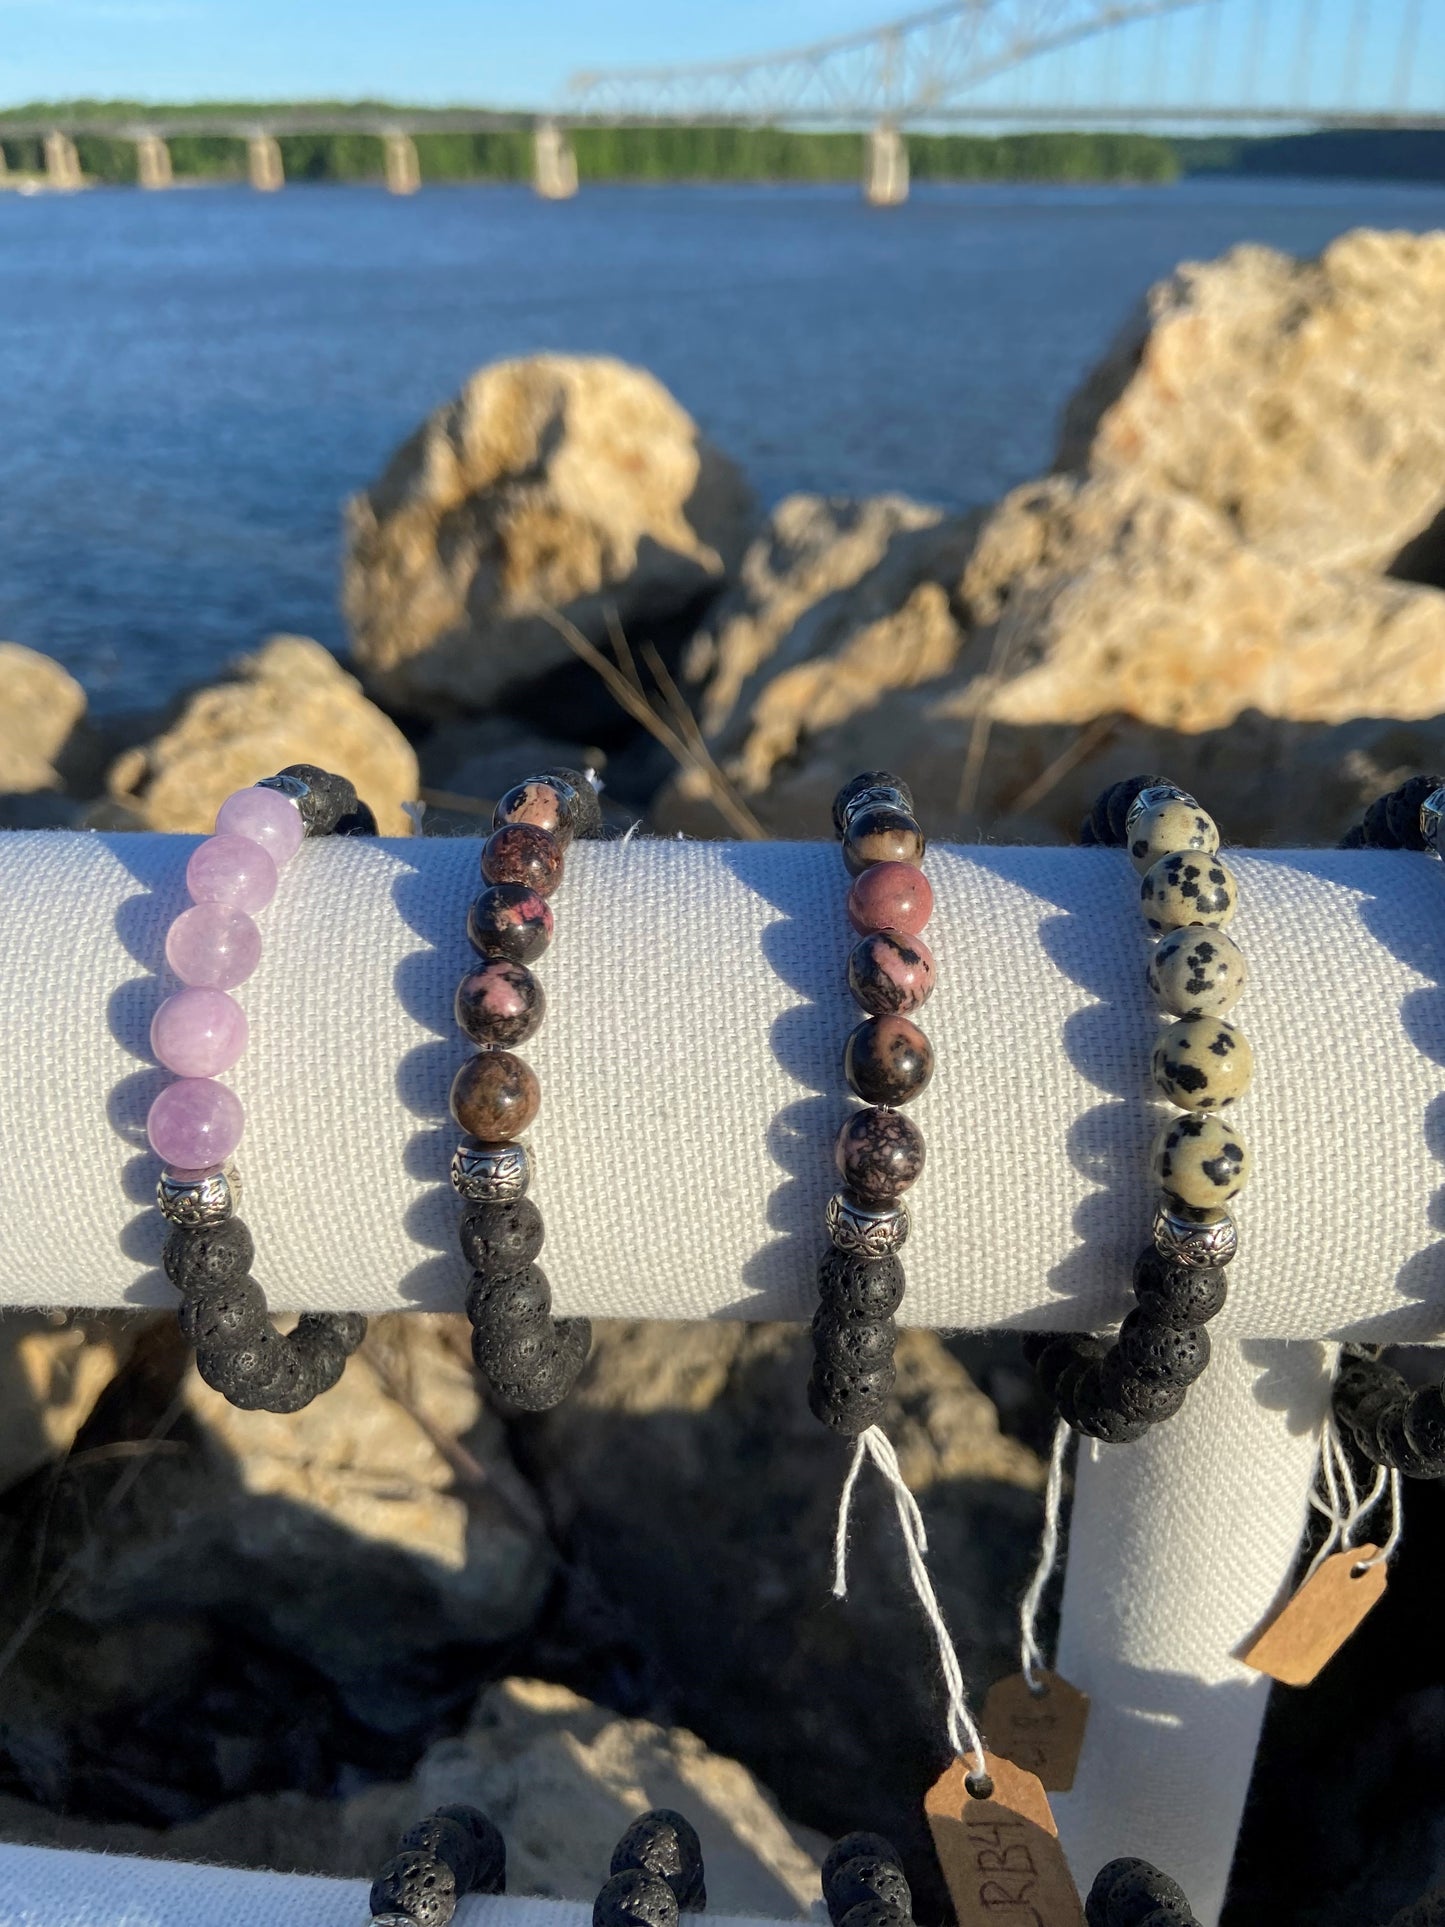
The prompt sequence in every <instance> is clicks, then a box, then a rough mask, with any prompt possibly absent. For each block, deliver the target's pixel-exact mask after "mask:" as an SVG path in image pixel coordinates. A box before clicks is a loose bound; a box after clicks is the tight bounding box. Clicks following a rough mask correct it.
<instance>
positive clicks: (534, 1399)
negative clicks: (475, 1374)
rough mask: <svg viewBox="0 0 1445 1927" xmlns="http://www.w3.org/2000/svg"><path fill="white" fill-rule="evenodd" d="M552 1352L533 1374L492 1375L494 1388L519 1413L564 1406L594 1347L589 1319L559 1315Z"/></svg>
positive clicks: (491, 1381) (547, 1410) (546, 1410)
mask: <svg viewBox="0 0 1445 1927" xmlns="http://www.w3.org/2000/svg"><path fill="white" fill-rule="evenodd" d="M553 1338H554V1340H555V1343H554V1344H553V1347H552V1351H551V1354H550V1355H549V1356H548V1357H547V1358H546V1359H545V1361H544V1362H543V1363H542V1364H541V1365H540V1366H539V1367H538V1369H537V1370H536V1371H535V1372H533V1373H532V1374H531V1375H530V1376H528V1377H527V1378H524V1379H508V1378H503V1377H502V1376H500V1375H498V1376H495V1377H491V1378H490V1383H491V1387H492V1390H493V1391H494V1392H495V1393H496V1394H497V1396H498V1397H499V1398H503V1399H505V1400H506V1401H507V1403H508V1404H509V1405H514V1406H515V1407H516V1408H517V1410H518V1411H519V1412H550V1411H551V1410H552V1407H553V1406H554V1405H560V1404H561V1402H562V1400H563V1399H564V1398H566V1396H567V1394H568V1393H569V1392H570V1391H571V1389H572V1387H573V1386H574V1385H575V1384H576V1382H577V1374H578V1373H579V1372H580V1371H581V1370H582V1367H583V1366H584V1365H585V1364H586V1363H587V1354H588V1352H589V1351H591V1349H592V1326H591V1323H590V1321H589V1320H588V1319H586V1318H559V1319H558V1320H557V1323H556V1326H555V1328H554V1331H553Z"/></svg>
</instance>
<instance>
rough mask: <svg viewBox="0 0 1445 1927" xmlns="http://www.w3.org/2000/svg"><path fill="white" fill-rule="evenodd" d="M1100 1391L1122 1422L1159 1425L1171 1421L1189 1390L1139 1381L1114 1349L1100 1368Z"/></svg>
mask: <svg viewBox="0 0 1445 1927" xmlns="http://www.w3.org/2000/svg"><path fill="white" fill-rule="evenodd" d="M1099 1389H1100V1392H1101V1394H1102V1396H1103V1397H1104V1399H1105V1400H1106V1401H1107V1402H1108V1403H1109V1404H1110V1405H1112V1406H1114V1407H1115V1408H1116V1410H1118V1411H1120V1412H1122V1413H1123V1414H1124V1416H1125V1418H1134V1419H1142V1420H1143V1421H1144V1423H1145V1424H1146V1425H1158V1424H1159V1423H1160V1422H1161V1421H1162V1420H1164V1419H1169V1418H1173V1416H1174V1414H1175V1413H1176V1412H1177V1411H1178V1410H1179V1408H1180V1406H1181V1405H1182V1404H1183V1403H1184V1396H1185V1393H1186V1392H1187V1391H1188V1390H1189V1387H1188V1386H1187V1385H1185V1384H1183V1383H1177V1382H1175V1381H1174V1380H1171V1379H1162V1378H1141V1377H1140V1376H1139V1374H1138V1373H1137V1372H1133V1371H1131V1370H1130V1369H1129V1367H1128V1365H1127V1364H1125V1362H1124V1360H1123V1359H1122V1358H1121V1357H1120V1356H1119V1352H1118V1349H1117V1347H1116V1348H1115V1349H1114V1350H1113V1351H1111V1352H1110V1353H1109V1356H1108V1357H1107V1358H1106V1359H1105V1360H1104V1361H1103V1363H1102V1364H1101V1365H1100V1367H1099Z"/></svg>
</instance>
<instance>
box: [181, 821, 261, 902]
mask: <svg viewBox="0 0 1445 1927" xmlns="http://www.w3.org/2000/svg"><path fill="white" fill-rule="evenodd" d="M186 888H187V889H188V890H189V891H190V893H191V900H192V902H194V903H224V904H225V905H227V907H228V908H229V909H232V910H244V911H245V912H246V914H247V916H250V917H254V916H255V914H256V912H257V911H258V910H264V909H265V908H266V905H267V904H268V903H269V902H270V901H271V899H272V897H274V896H275V894H276V865H275V863H274V862H273V861H272V858H271V854H270V852H269V851H268V850H266V849H264V848H263V847H262V845H261V844H259V843H253V842H252V841H251V839H250V837H249V836H211V837H207V839H206V841H205V842H204V843H199V844H197V846H196V848H195V849H194V850H192V851H191V860H190V862H189V863H188V864H187V865H186Z"/></svg>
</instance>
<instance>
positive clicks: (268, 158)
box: [246, 134, 286, 194]
mask: <svg viewBox="0 0 1445 1927" xmlns="http://www.w3.org/2000/svg"><path fill="white" fill-rule="evenodd" d="M246 172H247V173H248V174H249V176H250V179H251V185H252V187H254V188H255V190H256V192H257V193H258V194H274V193H275V192H276V191H277V189H278V188H282V187H284V186H285V185H286V170H285V168H284V167H283V166H282V165H281V149H280V146H279V145H278V143H277V141H276V139H275V137H274V136H273V135H271V134H252V135H251V136H250V137H249V138H248V139H247V142H246Z"/></svg>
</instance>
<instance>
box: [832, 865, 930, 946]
mask: <svg viewBox="0 0 1445 1927" xmlns="http://www.w3.org/2000/svg"><path fill="white" fill-rule="evenodd" d="M932 915H933V890H932V888H931V887H930V885H929V881H928V878H927V877H926V876H925V875H924V874H923V872H922V870H915V869H914V867H913V865H912V864H911V863H875V864H873V865H872V867H871V868H870V869H867V870H865V871H864V872H863V874H862V875H861V876H860V877H856V878H855V879H854V882H853V888H852V889H851V890H850V891H849V892H848V920H849V922H850V923H851V924H852V926H853V928H854V929H855V930H856V931H857V932H858V934H859V936H862V937H866V936H867V935H869V933H870V932H872V931H874V930H901V931H903V932H904V934H905V935H906V936H910V937H916V936H917V935H918V933H919V931H920V930H922V929H923V927H924V925H925V924H926V923H927V922H928V919H929V918H930V917H931V916H932Z"/></svg>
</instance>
